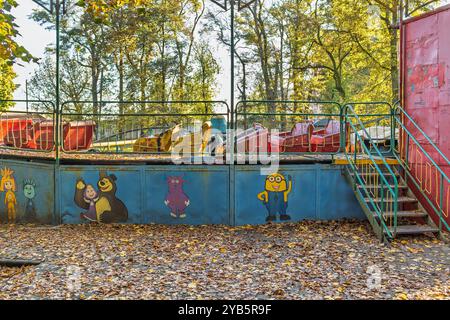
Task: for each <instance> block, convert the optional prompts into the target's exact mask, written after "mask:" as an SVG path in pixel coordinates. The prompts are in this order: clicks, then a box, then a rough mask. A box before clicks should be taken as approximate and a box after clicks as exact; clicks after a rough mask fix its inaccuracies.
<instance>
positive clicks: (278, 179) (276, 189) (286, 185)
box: [258, 173, 292, 222]
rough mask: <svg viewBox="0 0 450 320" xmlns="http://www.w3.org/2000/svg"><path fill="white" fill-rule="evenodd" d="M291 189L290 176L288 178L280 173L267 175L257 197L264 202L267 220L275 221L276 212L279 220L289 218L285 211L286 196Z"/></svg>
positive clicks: (286, 204)
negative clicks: (261, 190)
mask: <svg viewBox="0 0 450 320" xmlns="http://www.w3.org/2000/svg"><path fill="white" fill-rule="evenodd" d="M291 190H292V179H291V176H288V179H286V178H285V176H283V175H282V174H280V173H273V174H271V175H269V176H267V178H266V182H265V188H264V191H263V192H261V193H259V194H258V199H259V200H261V201H262V202H263V203H264V205H265V206H266V208H267V211H268V213H269V215H268V216H267V218H266V221H267V222H269V221H275V220H276V219H277V214H279V215H280V220H281V221H286V220H290V219H291V217H290V216H289V215H288V214H287V213H286V210H287V206H288V196H289V193H290V192H291Z"/></svg>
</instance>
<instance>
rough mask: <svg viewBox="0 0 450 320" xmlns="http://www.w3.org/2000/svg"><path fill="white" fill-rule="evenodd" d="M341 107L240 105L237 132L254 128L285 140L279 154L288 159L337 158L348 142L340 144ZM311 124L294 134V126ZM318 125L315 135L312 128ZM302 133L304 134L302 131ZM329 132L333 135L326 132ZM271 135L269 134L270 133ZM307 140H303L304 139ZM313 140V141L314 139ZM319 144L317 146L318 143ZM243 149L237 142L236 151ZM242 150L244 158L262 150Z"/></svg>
mask: <svg viewBox="0 0 450 320" xmlns="http://www.w3.org/2000/svg"><path fill="white" fill-rule="evenodd" d="M341 109H342V108H341V105H340V104H339V103H338V102H334V101H296V100H247V101H239V102H238V103H237V105H236V116H235V121H236V123H235V126H234V127H235V128H236V129H237V130H238V133H237V134H238V137H239V134H242V133H244V135H245V134H246V133H248V132H249V130H250V131H251V128H252V126H253V125H254V124H256V123H257V124H259V125H261V127H262V128H264V129H267V133H266V135H269V136H270V135H271V136H277V137H280V138H281V140H283V143H282V144H281V145H279V146H277V147H279V150H278V151H279V153H280V154H286V155H289V156H296V155H300V156H308V155H317V154H321V155H331V156H333V155H336V154H337V153H339V152H340V151H341V150H342V148H343V146H345V143H347V141H345V139H343V140H341V137H342V133H343V128H342V121H341V118H342V112H341ZM298 123H310V124H311V130H308V128H307V127H303V128H300V129H301V130H300V133H298V132H297V133H295V125H296V124H298ZM313 123H314V124H315V126H314V131H313V130H312V124H313ZM302 130H303V131H302ZM327 130H330V132H327ZM269 131H270V132H269ZM317 134H320V135H321V136H322V137H324V138H323V139H320V140H315V139H314V136H315V135H317ZM302 135H303V136H304V137H301V136H302ZM311 138H312V139H311ZM315 141H317V142H315ZM239 147H240V144H239V141H237V148H239ZM244 149H245V150H240V151H241V153H244V154H245V155H249V156H252V155H254V154H255V153H256V151H258V152H260V150H259V149H256V150H250V149H251V148H248V147H247V148H244Z"/></svg>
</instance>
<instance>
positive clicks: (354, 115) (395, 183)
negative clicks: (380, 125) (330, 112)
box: [342, 103, 398, 238]
mask: <svg viewBox="0 0 450 320" xmlns="http://www.w3.org/2000/svg"><path fill="white" fill-rule="evenodd" d="M353 105H354V103H347V104H345V105H344V106H343V108H342V114H343V118H344V121H345V122H347V123H349V126H350V127H352V128H353V130H354V131H355V136H356V137H357V138H358V140H359V141H363V138H362V137H361V135H360V134H359V133H358V130H357V129H356V127H355V125H354V124H353V123H352V122H351V121H349V120H348V118H349V117H350V116H351V117H352V118H354V119H355V120H356V121H357V124H358V125H359V130H360V131H361V130H362V131H363V132H364V133H365V135H366V138H367V139H368V140H369V143H370V144H371V146H372V148H373V149H372V152H373V151H375V153H376V155H378V157H379V158H380V159H381V161H382V162H383V165H384V167H386V169H387V171H388V172H389V174H390V175H391V176H392V178H393V186H394V188H392V187H391V186H390V184H389V183H388V181H387V179H386V177H385V175H384V173H383V171H382V170H381V168H380V167H379V166H378V164H377V162H376V161H375V159H374V157H373V156H372V152H371V151H370V150H369V149H368V148H367V146H366V145H365V144H364V143H361V144H360V145H361V147H362V148H363V149H364V151H365V152H366V153H367V155H368V156H369V159H370V160H371V161H372V163H373V165H374V167H375V168H376V170H377V171H378V173H379V174H380V177H381V179H382V181H383V182H384V184H385V185H386V187H387V188H388V191H389V192H390V193H391V194H392V195H393V209H394V211H393V220H394V225H393V227H394V228H393V232H391V230H390V229H389V228H388V227H387V225H386V221H385V219H384V217H383V216H382V213H381V212H378V211H377V210H375V212H376V214H377V216H378V218H379V219H380V222H381V226H382V228H383V229H384V231H385V232H386V234H387V236H388V237H389V238H393V237H394V236H395V234H396V232H397V207H398V206H397V204H398V179H397V177H396V176H395V174H394V171H393V170H392V168H391V166H390V165H389V164H388V163H387V161H386V159H385V156H384V155H383V154H382V153H381V152H380V150H379V149H378V147H377V145H376V144H375V143H374V141H373V139H372V137H371V136H370V135H369V133H368V131H367V130H366V127H365V125H364V123H363V122H362V121H361V118H360V117H359V116H358V114H357V113H356V112H355V110H354V108H353ZM387 105H388V106H389V107H390V109H391V110H392V107H391V105H390V104H387ZM349 110H350V111H351V113H352V114H351V115H349ZM343 127H344V128H345V127H346V126H345V125H343ZM344 130H345V129H344ZM355 146H356V139H355ZM344 154H345V156H346V158H347V160H348V161H349V163H350V167H351V168H352V169H353V172H354V174H355V177H356V178H357V179H358V181H359V182H360V184H361V185H362V186H363V188H364V190H365V192H366V194H367V195H370V193H369V192H368V190H367V188H366V186H365V185H364V180H362V179H361V177H360V176H359V174H358V170H356V168H355V167H354V165H353V164H352V162H351V161H350V159H349V153H348V150H347V148H344ZM355 157H356V148H355ZM369 201H370V203H371V204H372V206H373V207H374V208H376V206H375V203H374V201H373V199H372V198H371V197H369Z"/></svg>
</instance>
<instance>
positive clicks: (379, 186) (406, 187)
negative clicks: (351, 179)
mask: <svg viewBox="0 0 450 320" xmlns="http://www.w3.org/2000/svg"><path fill="white" fill-rule="evenodd" d="M358 187H360V188H362V187H363V185H361V184H359V185H358ZM365 187H366V188H367V189H381V185H371V184H367V185H365ZM389 187H391V189H394V188H395V186H394V185H393V184H391V185H389ZM383 188H384V189H386V188H387V186H385V185H384V186H383ZM398 188H399V189H408V186H407V185H404V184H403V185H400V184H399V185H398Z"/></svg>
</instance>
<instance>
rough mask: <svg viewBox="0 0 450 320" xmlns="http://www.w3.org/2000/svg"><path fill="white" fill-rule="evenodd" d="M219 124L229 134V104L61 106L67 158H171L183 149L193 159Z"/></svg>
mask: <svg viewBox="0 0 450 320" xmlns="http://www.w3.org/2000/svg"><path fill="white" fill-rule="evenodd" d="M219 109H222V111H219V112H213V111H212V110H219ZM83 110H90V111H89V112H84V111H83ZM92 110H95V111H92ZM220 119H222V121H220ZM215 120H217V122H221V125H222V131H226V129H228V126H229V124H230V111H229V107H228V105H227V104H226V102H223V101H125V102H119V101H102V103H101V104H100V103H99V104H96V105H94V103H93V102H92V101H67V102H64V103H63V104H62V106H61V130H60V132H61V136H60V141H62V144H61V145H62V147H61V149H62V153H63V154H79V153H85V152H89V153H90V154H137V155H139V154H141V155H145V154H148V155H152V154H153V155H168V154H171V153H172V152H173V151H174V149H175V148H178V149H180V150H181V149H183V148H184V149H183V151H182V152H183V153H186V152H187V153H189V154H190V155H191V156H196V155H203V154H205V152H206V143H207V141H205V139H206V137H208V138H210V137H211V136H212V135H214V134H218V132H217V130H214V129H216V127H215V124H216V123H215ZM208 130H209V131H208ZM225 133H226V132H223V136H224V135H225Z"/></svg>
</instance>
